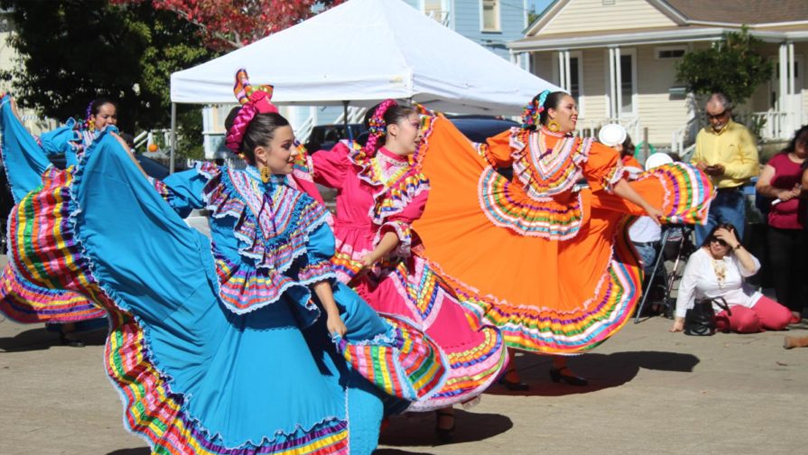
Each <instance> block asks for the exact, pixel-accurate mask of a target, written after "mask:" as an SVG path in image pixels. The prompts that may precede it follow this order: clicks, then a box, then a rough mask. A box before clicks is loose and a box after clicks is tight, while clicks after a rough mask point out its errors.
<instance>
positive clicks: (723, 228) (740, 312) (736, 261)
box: [671, 224, 791, 333]
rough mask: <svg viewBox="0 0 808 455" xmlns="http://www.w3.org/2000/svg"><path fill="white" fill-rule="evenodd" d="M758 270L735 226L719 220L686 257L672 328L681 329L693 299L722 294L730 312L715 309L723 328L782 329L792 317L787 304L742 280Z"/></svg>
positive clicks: (752, 331) (717, 296) (673, 330)
mask: <svg viewBox="0 0 808 455" xmlns="http://www.w3.org/2000/svg"><path fill="white" fill-rule="evenodd" d="M758 270H760V262H759V261H758V260H757V258H756V257H754V256H752V254H751V253H749V252H748V251H747V250H746V248H744V247H743V245H742V244H741V242H740V241H739V240H738V236H737V234H736V230H735V227H734V226H733V225H731V224H719V225H718V226H716V227H715V228H713V230H712V231H711V232H710V235H708V236H707V239H706V240H705V241H704V243H703V244H702V245H701V248H699V249H698V250H697V251H696V252H695V253H693V255H691V256H690V259H688V261H687V267H685V273H684V276H683V277H682V282H681V284H680V285H679V296H678V297H677V299H676V318H675V319H674V322H673V327H672V328H671V332H681V331H682V330H684V324H685V313H687V310H688V309H690V308H693V304H694V302H695V301H696V300H702V299H717V298H719V297H720V298H723V299H724V300H725V301H726V302H727V304H728V305H729V307H730V310H731V313H732V314H728V312H726V311H721V309H720V308H718V307H717V306H715V305H714V309H715V311H716V326H717V329H718V330H719V331H722V332H737V333H755V332H761V331H763V330H783V329H784V328H785V327H786V325H788V323H789V320H790V319H791V312H790V311H789V310H788V308H786V307H784V306H783V305H780V304H779V303H777V302H775V301H774V300H772V299H770V298H768V297H766V296H764V295H763V294H761V293H760V292H758V291H755V290H754V289H752V288H751V287H750V286H748V285H747V284H745V283H744V278H748V277H750V276H752V275H754V274H755V273H757V272H758Z"/></svg>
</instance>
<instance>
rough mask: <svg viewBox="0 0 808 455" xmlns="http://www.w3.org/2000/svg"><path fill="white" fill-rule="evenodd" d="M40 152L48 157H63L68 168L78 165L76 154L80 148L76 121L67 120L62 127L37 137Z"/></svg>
mask: <svg viewBox="0 0 808 455" xmlns="http://www.w3.org/2000/svg"><path fill="white" fill-rule="evenodd" d="M39 143H40V144H41V145H42V150H44V151H45V153H46V154H48V155H62V154H63V155H64V156H65V163H66V164H67V165H68V166H73V165H76V164H78V156H77V155H76V153H77V152H78V150H79V148H80V147H81V143H82V137H81V133H79V131H78V130H77V129H76V120H75V119H72V118H71V119H69V120H68V121H67V122H65V124H64V126H60V127H59V128H56V129H55V130H51V131H48V132H46V133H42V134H41V135H40V136H39Z"/></svg>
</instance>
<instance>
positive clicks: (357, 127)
mask: <svg viewBox="0 0 808 455" xmlns="http://www.w3.org/2000/svg"><path fill="white" fill-rule="evenodd" d="M366 132H367V127H365V124H364V123H349V124H348V128H347V129H346V128H345V125H317V126H315V127H314V128H312V130H311V135H309V140H308V141H306V143H305V144H304V145H305V146H306V150H308V151H309V152H310V153H314V152H316V151H317V150H331V148H333V147H334V146H335V145H337V142H339V141H341V140H343V139H350V138H353V139H357V138H358V137H359V136H361V135H362V134H363V133H366ZM349 133H350V134H349Z"/></svg>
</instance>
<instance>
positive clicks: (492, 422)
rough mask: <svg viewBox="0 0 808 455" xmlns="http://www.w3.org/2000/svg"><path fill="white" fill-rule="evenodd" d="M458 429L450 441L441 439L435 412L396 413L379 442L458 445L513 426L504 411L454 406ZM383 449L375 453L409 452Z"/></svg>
mask: <svg viewBox="0 0 808 455" xmlns="http://www.w3.org/2000/svg"><path fill="white" fill-rule="evenodd" d="M455 425H456V429H455V432H454V435H453V436H452V438H451V440H441V439H439V438H438V435H437V433H435V413H434V412H418V413H409V414H404V415H401V416H396V417H393V418H391V419H390V425H389V426H388V427H387V428H386V429H385V430H384V431H383V432H382V434H381V439H380V440H379V444H381V445H386V446H395V447H402V446H404V447H422V446H439V445H444V444H459V443H462V442H472V441H482V440H484V439H488V438H492V437H494V436H497V435H499V434H501V433H505V432H506V431H508V430H510V429H511V428H512V427H513V422H512V421H511V419H510V418H509V417H506V416H504V415H501V414H483V413H477V412H466V411H463V410H460V409H457V408H456V409H455ZM382 450H389V449H380V450H378V451H376V454H387V455H395V454H400V455H403V454H407V453H409V452H402V451H400V450H396V451H390V452H384V451H382Z"/></svg>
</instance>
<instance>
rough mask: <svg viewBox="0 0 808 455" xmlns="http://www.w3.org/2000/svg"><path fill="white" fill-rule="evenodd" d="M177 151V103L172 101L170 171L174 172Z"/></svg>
mask: <svg viewBox="0 0 808 455" xmlns="http://www.w3.org/2000/svg"><path fill="white" fill-rule="evenodd" d="M176 152H177V103H171V156H170V157H169V166H168V172H169V173H170V174H173V173H174V169H175V165H174V161H175V160H176V156H177V155H176Z"/></svg>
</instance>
